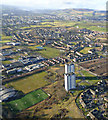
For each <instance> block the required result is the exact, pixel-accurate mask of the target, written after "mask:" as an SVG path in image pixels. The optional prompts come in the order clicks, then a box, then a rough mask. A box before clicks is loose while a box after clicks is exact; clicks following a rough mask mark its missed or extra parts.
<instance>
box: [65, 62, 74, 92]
mask: <svg viewBox="0 0 108 120" xmlns="http://www.w3.org/2000/svg"><path fill="white" fill-rule="evenodd" d="M64 78H65V89H66V91H69V90H70V89H75V88H76V77H75V65H74V64H65V74H64Z"/></svg>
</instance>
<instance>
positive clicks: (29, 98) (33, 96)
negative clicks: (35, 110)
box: [7, 89, 48, 112]
mask: <svg viewBox="0 0 108 120" xmlns="http://www.w3.org/2000/svg"><path fill="white" fill-rule="evenodd" d="M47 97H48V95H47V94H46V93H45V92H43V91H42V90H41V89H38V90H35V91H33V92H30V93H29V94H26V95H25V96H24V97H22V98H20V99H17V100H13V101H10V102H8V103H7V105H8V107H9V109H10V110H11V111H12V112H19V111H22V110H24V109H26V108H29V107H31V106H33V105H35V104H37V103H39V102H41V101H43V100H45V99H46V98H47Z"/></svg>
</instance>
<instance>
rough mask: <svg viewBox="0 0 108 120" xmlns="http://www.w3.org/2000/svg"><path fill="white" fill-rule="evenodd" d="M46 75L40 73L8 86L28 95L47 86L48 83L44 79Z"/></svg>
mask: <svg viewBox="0 0 108 120" xmlns="http://www.w3.org/2000/svg"><path fill="white" fill-rule="evenodd" d="M46 75H47V73H46V72H40V73H37V74H33V75H30V76H26V77H24V78H21V79H18V80H15V81H12V82H10V83H8V85H11V86H13V87H14V88H15V89H17V90H21V91H22V92H23V93H28V92H31V91H33V90H35V89H38V88H41V87H43V86H45V85H47V84H48V82H47V81H46V80H45V78H44V77H45V76H46Z"/></svg>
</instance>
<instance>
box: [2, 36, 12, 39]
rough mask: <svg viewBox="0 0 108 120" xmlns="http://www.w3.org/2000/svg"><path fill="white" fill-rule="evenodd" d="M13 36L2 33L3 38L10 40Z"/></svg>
mask: <svg viewBox="0 0 108 120" xmlns="http://www.w3.org/2000/svg"><path fill="white" fill-rule="evenodd" d="M11 38H12V36H5V35H2V40H9V39H11Z"/></svg>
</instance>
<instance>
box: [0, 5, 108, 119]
mask: <svg viewBox="0 0 108 120" xmlns="http://www.w3.org/2000/svg"><path fill="white" fill-rule="evenodd" d="M41 12H42V13H38V11H36V12H33V11H26V10H21V9H17V8H16V9H15V8H12V9H10V8H8V7H7V8H6V7H5V6H3V12H2V19H3V20H2V36H1V39H2V40H1V41H0V44H1V45H2V46H1V47H0V49H1V50H2V51H1V52H0V56H1V57H0V59H1V61H2V64H1V65H0V67H1V70H0V72H1V73H2V74H1V75H0V77H1V79H2V86H1V88H0V89H1V90H0V96H1V100H0V102H2V104H3V117H4V116H8V117H9V118H11V117H15V118H19V117H24V118H26V117H29V116H30V117H34V118H52V119H53V118H83V119H108V113H107V112H108V109H107V106H108V100H107V99H108V96H107V87H108V82H107V78H108V76H107V69H106V66H107V64H108V63H107V59H108V58H107V55H108V53H107V46H108V44H107V32H106V25H105V22H106V16H105V11H100V12H99V11H94V10H89V9H65V10H64V11H63V10H53V11H50V10H49V11H41ZM70 13H71V15H70ZM85 13H86V14H85ZM89 13H92V14H91V15H90V16H88V15H87V14H89ZM71 63H72V64H73V65H74V67H75V68H74V70H73V72H74V73H75V74H74V73H73V74H72V76H73V75H75V76H76V77H75V78H74V85H73V82H72V85H73V87H69V88H68V87H66V79H65V80H64V75H65V77H66V76H68V74H71V73H68V72H67V73H65V67H66V65H67V64H71ZM69 76H71V75H69ZM30 97H31V99H30V100H28V98H30ZM21 101H22V102H21ZM29 101H30V102H29ZM21 104H23V105H21ZM70 106H71V108H70ZM72 106H74V107H75V109H76V111H74V109H73V108H72ZM48 110H49V112H48ZM5 111H6V112H5ZM76 112H77V113H76ZM75 115H76V116H75Z"/></svg>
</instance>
